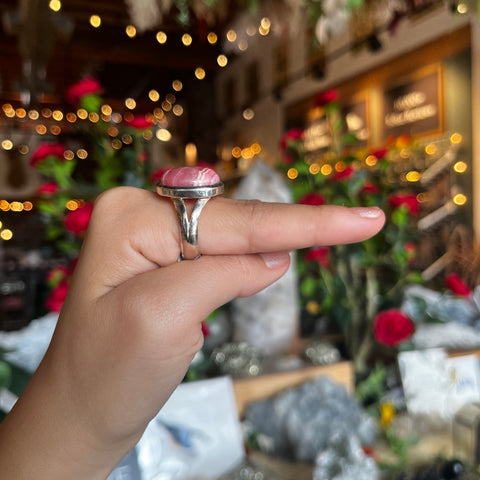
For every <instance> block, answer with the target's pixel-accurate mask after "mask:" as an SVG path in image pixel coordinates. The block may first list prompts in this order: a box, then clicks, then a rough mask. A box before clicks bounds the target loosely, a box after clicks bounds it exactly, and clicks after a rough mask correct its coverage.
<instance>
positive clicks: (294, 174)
mask: <svg viewBox="0 0 480 480" xmlns="http://www.w3.org/2000/svg"><path fill="white" fill-rule="evenodd" d="M287 177H288V178H289V179H290V180H295V179H296V178H297V177H298V170H297V169H296V168H290V169H289V170H288V172H287Z"/></svg>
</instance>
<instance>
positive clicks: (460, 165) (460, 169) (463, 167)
mask: <svg viewBox="0 0 480 480" xmlns="http://www.w3.org/2000/svg"><path fill="white" fill-rule="evenodd" d="M453 169H454V170H455V171H456V172H457V173H465V172H466V171H467V169H468V165H467V164H466V163H465V162H462V161H459V162H457V163H456V164H455V165H454V166H453Z"/></svg>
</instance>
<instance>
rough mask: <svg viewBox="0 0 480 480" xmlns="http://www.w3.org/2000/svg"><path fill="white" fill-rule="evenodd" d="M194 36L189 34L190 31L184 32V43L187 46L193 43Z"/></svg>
mask: <svg viewBox="0 0 480 480" xmlns="http://www.w3.org/2000/svg"><path fill="white" fill-rule="evenodd" d="M192 41H193V39H192V36H191V35H189V34H188V33H184V34H183V35H182V43H183V44H184V45H185V46H186V47H189V46H190V45H191V44H192Z"/></svg>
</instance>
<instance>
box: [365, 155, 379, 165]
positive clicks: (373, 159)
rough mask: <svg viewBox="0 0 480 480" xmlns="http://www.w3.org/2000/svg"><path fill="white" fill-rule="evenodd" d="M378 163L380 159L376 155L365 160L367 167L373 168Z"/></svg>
mask: <svg viewBox="0 0 480 480" xmlns="http://www.w3.org/2000/svg"><path fill="white" fill-rule="evenodd" d="M377 162H378V159H377V157H376V156H375V155H369V156H368V157H367V158H366V159H365V165H367V167H373V166H374V165H376V164H377Z"/></svg>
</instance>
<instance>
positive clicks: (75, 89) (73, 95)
mask: <svg viewBox="0 0 480 480" xmlns="http://www.w3.org/2000/svg"><path fill="white" fill-rule="evenodd" d="M101 89H102V87H101V85H100V83H99V82H98V80H96V79H95V78H93V77H85V78H83V79H82V80H80V81H79V82H77V83H74V84H73V85H71V86H70V87H69V89H68V90H67V93H66V95H65V96H66V98H67V101H68V103H71V104H72V105H77V104H78V103H79V102H80V100H81V98H82V97H84V96H85V95H89V94H93V93H99V92H100V90H101Z"/></svg>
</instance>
